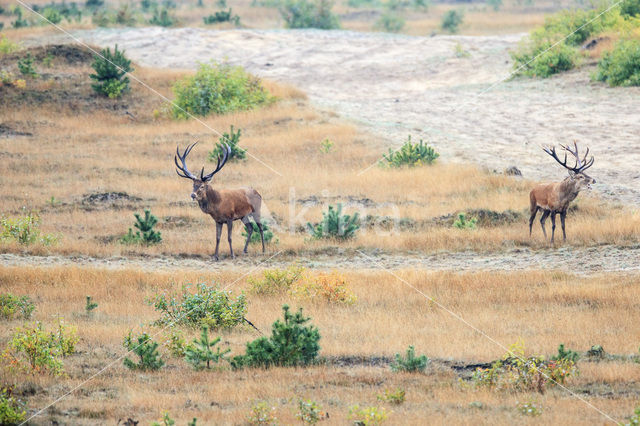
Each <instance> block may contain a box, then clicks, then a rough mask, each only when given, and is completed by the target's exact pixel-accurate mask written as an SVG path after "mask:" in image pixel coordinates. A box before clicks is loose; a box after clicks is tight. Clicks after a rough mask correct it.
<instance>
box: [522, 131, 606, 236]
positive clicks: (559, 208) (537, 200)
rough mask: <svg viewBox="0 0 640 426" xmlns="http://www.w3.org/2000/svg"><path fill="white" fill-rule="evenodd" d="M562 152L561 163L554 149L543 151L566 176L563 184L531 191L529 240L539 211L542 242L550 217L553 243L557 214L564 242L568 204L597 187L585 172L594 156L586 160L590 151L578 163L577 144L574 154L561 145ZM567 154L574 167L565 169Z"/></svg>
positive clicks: (543, 186)
mask: <svg viewBox="0 0 640 426" xmlns="http://www.w3.org/2000/svg"><path fill="white" fill-rule="evenodd" d="M560 146H561V147H562V148H563V149H564V150H565V154H564V161H560V159H559V158H558V154H557V153H556V148H555V147H551V148H543V150H544V152H546V153H547V154H549V155H550V156H552V157H553V159H554V160H556V161H557V162H558V163H560V164H561V165H562V166H563V167H564V168H566V169H567V170H568V171H569V176H567V177H566V178H565V179H564V180H563V181H562V182H556V183H549V184H540V185H537V186H536V187H535V188H533V189H532V190H531V193H530V194H529V199H530V200H531V218H530V219H529V236H531V228H532V227H533V220H534V219H535V217H536V214H537V213H538V210H542V217H541V218H540V225H541V226H542V232H543V234H544V238H545V239H546V238H547V231H546V230H545V229H544V222H545V221H546V220H547V217H548V216H549V215H551V243H553V237H554V234H555V230H556V214H558V213H560V222H561V224H562V239H563V241H564V240H566V239H567V233H566V232H565V230H564V221H565V218H566V217H567V208H568V207H569V203H570V202H571V201H573V200H575V198H576V197H577V196H578V193H579V192H580V191H581V190H582V189H584V188H591V184H592V183H596V180H595V179H593V178H592V177H591V176H589V175H587V174H586V173H585V172H584V171H585V170H587V169H588V168H589V167H591V166H592V165H593V156H591V158H590V159H589V160H587V155H589V148H587V151H586V152H585V154H584V157H583V158H582V159H580V156H579V155H578V144H577V143H576V142H574V143H573V147H574V150H571V148H570V147H569V146H564V145H560ZM567 152H568V153H570V154H571V155H573V156H574V157H575V159H576V162H575V166H573V167H569V166H567Z"/></svg>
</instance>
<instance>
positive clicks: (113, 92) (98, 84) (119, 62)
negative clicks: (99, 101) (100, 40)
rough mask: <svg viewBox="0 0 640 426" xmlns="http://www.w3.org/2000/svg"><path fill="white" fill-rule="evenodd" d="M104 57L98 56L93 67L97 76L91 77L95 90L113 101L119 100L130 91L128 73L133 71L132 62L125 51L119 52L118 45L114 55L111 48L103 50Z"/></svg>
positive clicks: (92, 75)
mask: <svg viewBox="0 0 640 426" xmlns="http://www.w3.org/2000/svg"><path fill="white" fill-rule="evenodd" d="M100 54H101V55H102V56H96V57H95V58H94V60H93V64H91V67H92V68H93V69H94V70H95V72H96V73H95V74H91V75H89V77H90V78H91V79H92V80H95V83H92V84H91V87H92V88H93V90H94V91H95V92H96V93H98V94H100V95H104V96H108V97H110V98H112V99H115V98H119V97H120V96H122V95H123V94H124V93H126V92H128V91H129V77H127V73H129V72H131V71H133V68H132V67H131V61H130V60H129V59H127V57H126V56H125V55H124V50H118V45H117V44H116V46H115V48H114V50H113V53H111V49H110V48H108V47H107V48H106V49H102V51H101V52H100Z"/></svg>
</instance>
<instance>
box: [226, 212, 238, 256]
mask: <svg viewBox="0 0 640 426" xmlns="http://www.w3.org/2000/svg"><path fill="white" fill-rule="evenodd" d="M232 230H233V220H232V219H230V220H227V240H228V241H229V252H231V258H232V259H233V258H234V257H236V256H235V255H234V254H233V244H231V231H232Z"/></svg>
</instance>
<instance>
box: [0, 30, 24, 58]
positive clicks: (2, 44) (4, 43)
mask: <svg viewBox="0 0 640 426" xmlns="http://www.w3.org/2000/svg"><path fill="white" fill-rule="evenodd" d="M19 49H20V45H19V44H18V43H14V42H12V41H11V40H10V39H9V37H7V36H6V35H4V34H0V58H1V57H3V56H4V55H8V54H9V53H13V52H15V51H16V50H19Z"/></svg>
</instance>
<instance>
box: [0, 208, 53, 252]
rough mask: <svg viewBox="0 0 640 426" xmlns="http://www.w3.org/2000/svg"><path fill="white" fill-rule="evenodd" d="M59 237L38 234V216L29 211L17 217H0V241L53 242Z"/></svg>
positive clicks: (50, 243)
mask: <svg viewBox="0 0 640 426" xmlns="http://www.w3.org/2000/svg"><path fill="white" fill-rule="evenodd" d="M58 239H59V237H58V236H56V235H54V234H44V235H41V234H40V217H39V216H38V215H37V214H36V213H34V212H29V213H27V214H26V215H25V216H21V217H17V218H8V217H4V216H3V217H2V218H0V241H17V242H18V243H20V244H25V245H28V244H34V243H40V244H42V245H45V246H48V245H52V244H55V243H56V242H57V241H58Z"/></svg>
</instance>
